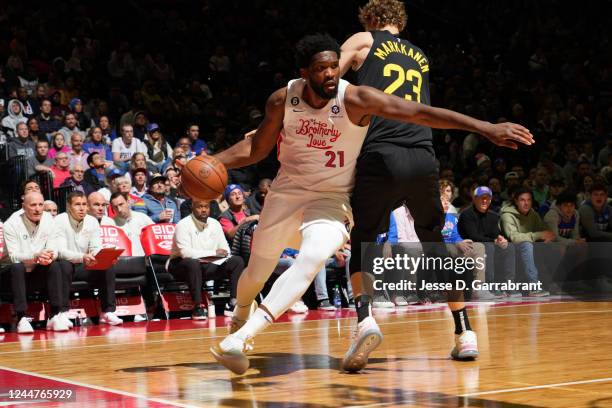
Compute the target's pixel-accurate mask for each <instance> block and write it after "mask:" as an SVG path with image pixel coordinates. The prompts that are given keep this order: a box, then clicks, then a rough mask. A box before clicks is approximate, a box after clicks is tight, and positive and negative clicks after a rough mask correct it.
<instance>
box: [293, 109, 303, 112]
mask: <svg viewBox="0 0 612 408" xmlns="http://www.w3.org/2000/svg"><path fill="white" fill-rule="evenodd" d="M293 111H294V112H304V111H303V110H299V109H293Z"/></svg>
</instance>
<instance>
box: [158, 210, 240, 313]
mask: <svg viewBox="0 0 612 408" xmlns="http://www.w3.org/2000/svg"><path fill="white" fill-rule="evenodd" d="M209 215H210V202H209V201H201V200H195V201H194V202H193V206H192V208H191V215H190V216H189V217H185V218H183V219H182V220H181V221H179V223H178V224H176V230H175V231H174V237H173V239H172V252H171V254H170V262H169V264H168V272H169V273H170V274H172V275H173V276H174V277H175V278H177V279H178V280H181V281H184V282H187V284H188V285H189V291H190V292H191V296H192V298H193V304H194V309H193V312H192V314H191V318H192V319H194V320H204V319H206V318H207V316H206V310H207V308H206V307H204V306H203V305H202V280H203V278H202V275H205V277H206V279H207V280H208V279H214V278H215V277H220V276H227V275H229V276H230V281H231V289H230V298H231V299H232V300H234V299H236V287H237V285H238V279H239V278H240V274H241V273H242V271H243V269H244V261H243V260H242V258H241V257H239V256H233V255H231V254H230V249H229V245H228V244H227V240H226V239H225V234H224V233H223V229H222V228H221V224H219V221H217V220H215V219H214V218H209Z"/></svg>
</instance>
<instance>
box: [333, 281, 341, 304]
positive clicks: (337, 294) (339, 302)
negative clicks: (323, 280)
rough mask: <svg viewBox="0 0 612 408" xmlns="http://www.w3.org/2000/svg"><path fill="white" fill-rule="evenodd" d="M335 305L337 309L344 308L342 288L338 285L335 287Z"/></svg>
mask: <svg viewBox="0 0 612 408" xmlns="http://www.w3.org/2000/svg"><path fill="white" fill-rule="evenodd" d="M334 306H335V307H336V309H340V308H342V298H341V297H340V288H339V287H338V285H336V287H335V288H334Z"/></svg>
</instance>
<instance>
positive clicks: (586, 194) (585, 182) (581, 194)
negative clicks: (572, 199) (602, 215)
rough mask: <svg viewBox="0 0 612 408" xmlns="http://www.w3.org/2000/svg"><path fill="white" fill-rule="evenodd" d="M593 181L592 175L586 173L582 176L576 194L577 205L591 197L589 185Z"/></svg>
mask: <svg viewBox="0 0 612 408" xmlns="http://www.w3.org/2000/svg"><path fill="white" fill-rule="evenodd" d="M594 183H595V179H594V178H593V175H591V174H587V175H585V176H584V177H583V178H582V182H581V183H580V186H581V188H580V190H579V191H578V195H577V200H578V201H577V202H578V204H579V205H582V204H584V203H586V202H587V201H588V200H590V198H591V187H593V184H594Z"/></svg>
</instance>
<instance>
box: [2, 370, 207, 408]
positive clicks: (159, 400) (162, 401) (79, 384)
mask: <svg viewBox="0 0 612 408" xmlns="http://www.w3.org/2000/svg"><path fill="white" fill-rule="evenodd" d="M0 369H3V370H6V371H12V372H15V373H18V374H23V375H29V376H32V377H38V378H44V379H46V380H51V381H56V382H61V383H66V384H71V385H76V386H77V387H83V388H91V389H94V390H98V391H103V392H108V393H112V394H119V395H124V396H126V397H132V398H137V399H141V400H146V401H151V402H157V403H159V404H167V405H171V406H173V407H182V408H192V407H194V406H195V405H187V404H182V403H180V402H173V401H168V400H165V399H162V398H154V397H153V398H152V397H147V396H146V395H140V394H135V393H133V392H128V391H122V390H116V389H113V388H107V387H101V386H98V385H92V384H85V383H82V382H79V381H74V380H69V379H64V378H59V377H54V376H51V375H46V374H38V373H34V372H31V371H25V370H19V369H16V368H10V367H5V366H0ZM50 402H51V401H50Z"/></svg>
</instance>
